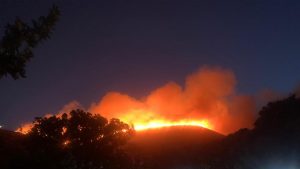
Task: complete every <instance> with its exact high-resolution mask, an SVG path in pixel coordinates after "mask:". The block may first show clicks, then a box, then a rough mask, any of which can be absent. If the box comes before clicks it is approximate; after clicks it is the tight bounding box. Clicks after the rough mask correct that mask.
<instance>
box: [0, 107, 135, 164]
mask: <svg viewBox="0 0 300 169" xmlns="http://www.w3.org/2000/svg"><path fill="white" fill-rule="evenodd" d="M33 124H34V125H33V127H32V129H31V130H30V131H29V133H28V134H26V135H25V137H26V139H25V140H24V139H23V141H22V143H20V144H22V145H24V147H23V149H21V150H22V151H19V150H18V151H19V152H18V153H16V154H17V156H14V158H12V159H11V160H10V161H7V163H9V164H7V169H15V168H30V169H40V168H44V169H67V168H70V169H73V168H74V169H75V168H76V169H90V168H91V169H121V168H122V169H126V168H128V169H129V168H132V166H133V163H132V159H131V158H130V157H129V156H128V155H127V154H126V152H125V151H124V147H123V146H124V145H125V144H126V143H127V141H128V140H129V139H130V138H131V137H132V135H133V134H134V130H133V128H132V127H131V126H129V125H127V124H125V123H123V122H121V121H120V120H118V119H111V120H110V121H108V120H107V119H105V118H104V117H102V116H100V115H94V114H91V113H88V112H85V111H83V110H79V109H78V110H73V111H71V112H70V113H64V114H61V115H53V116H50V117H39V118H36V119H35V121H34V122H33ZM14 161H18V163H15V162H14ZM4 164H5V163H4ZM2 167H3V166H2ZM4 168H5V167H4Z"/></svg>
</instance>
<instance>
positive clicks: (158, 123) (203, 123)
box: [134, 120, 213, 131]
mask: <svg viewBox="0 0 300 169" xmlns="http://www.w3.org/2000/svg"><path fill="white" fill-rule="evenodd" d="M171 126H198V127H204V128H207V129H213V127H212V125H211V124H209V122H208V121H207V120H200V121H193V120H191V121H189V120H181V121H175V122H172V121H164V120H154V121H150V122H148V123H138V122H137V123H135V125H134V128H135V130H137V131H141V130H147V129H154V128H162V127H171Z"/></svg>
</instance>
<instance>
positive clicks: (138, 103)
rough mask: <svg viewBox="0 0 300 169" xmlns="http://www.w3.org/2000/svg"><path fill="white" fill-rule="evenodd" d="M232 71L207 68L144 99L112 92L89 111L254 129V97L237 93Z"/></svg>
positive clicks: (226, 128)
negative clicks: (199, 121)
mask: <svg viewBox="0 0 300 169" xmlns="http://www.w3.org/2000/svg"><path fill="white" fill-rule="evenodd" d="M235 87H236V78H235V76H234V74H233V72H231V71H230V70H226V69H221V68H211V67H204V68H201V69H199V70H198V71H196V72H194V73H192V74H190V75H189V76H187V78H186V81H185V84H184V86H180V85H179V84H177V83H175V82H169V83H167V84H165V85H163V86H161V87H158V88H157V89H155V90H153V91H152V92H150V94H149V95H147V96H146V97H144V99H137V98H134V97H131V96H129V95H127V94H124V93H119V92H114V91H113V92H109V93H107V94H106V95H105V96H104V97H103V98H102V99H100V100H99V102H97V103H93V104H92V105H91V106H90V108H89V111H90V112H92V113H100V114H101V115H103V116H104V117H107V118H120V119H121V120H123V121H125V122H127V123H130V124H135V123H136V122H137V121H138V122H141V123H147V122H150V121H153V120H157V119H159V120H164V121H172V122H176V121H181V120H203V119H205V120H207V121H208V122H209V123H210V124H211V125H212V129H214V130H216V131H218V132H220V133H223V134H228V133H231V132H234V131H236V130H238V129H240V128H244V127H247V128H251V127H252V124H253V122H254V114H255V111H256V109H255V108H256V107H255V101H254V99H253V98H252V97H250V96H246V95H240V94H237V93H236V90H235Z"/></svg>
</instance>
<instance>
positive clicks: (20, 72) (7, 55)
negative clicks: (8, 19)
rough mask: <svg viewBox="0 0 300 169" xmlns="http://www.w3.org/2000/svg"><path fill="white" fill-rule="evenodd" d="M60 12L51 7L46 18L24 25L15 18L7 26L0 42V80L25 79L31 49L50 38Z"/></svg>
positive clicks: (31, 54) (56, 8)
mask: <svg viewBox="0 0 300 169" xmlns="http://www.w3.org/2000/svg"><path fill="white" fill-rule="evenodd" d="M59 15H60V11H59V9H58V7H57V6H55V5H53V7H52V8H51V9H50V12H49V14H48V15H47V16H40V17H39V18H38V19H36V20H32V24H26V23H24V22H23V21H22V20H21V19H20V18H17V19H16V20H15V22H14V23H13V24H8V25H7V26H6V30H5V32H4V36H3V38H2V39H1V41H0V79H1V78H2V77H4V76H8V75H10V76H11V77H12V78H14V79H19V78H25V77H26V71H25V68H26V64H27V63H28V62H29V60H30V59H31V58H32V57H33V56H34V54H33V49H34V48H36V47H37V46H38V45H39V44H40V43H41V42H42V41H44V40H47V39H49V38H50V35H51V34H52V32H53V28H54V26H55V24H56V22H57V21H58V18H59Z"/></svg>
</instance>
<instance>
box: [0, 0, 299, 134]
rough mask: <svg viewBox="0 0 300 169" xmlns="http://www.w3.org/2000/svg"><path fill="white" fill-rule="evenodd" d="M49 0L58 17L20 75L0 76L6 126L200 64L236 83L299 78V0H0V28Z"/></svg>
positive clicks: (180, 75) (279, 86)
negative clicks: (230, 76)
mask: <svg viewBox="0 0 300 169" xmlns="http://www.w3.org/2000/svg"><path fill="white" fill-rule="evenodd" d="M53 2H55V3H56V4H57V5H58V6H59V7H60V9H61V12H62V16H61V19H60V21H59V23H58V25H57V26H56V30H55V33H54V34H53V36H52V38H51V40H49V41H46V42H44V43H43V44H42V45H41V46H40V47H39V48H38V49H36V50H35V58H33V60H32V61H31V62H30V63H29V64H28V67H27V76H28V77H27V78H26V79H21V80H17V81H15V80H12V79H11V78H4V79H1V80H0V93H1V94H0V95H1V96H0V124H1V125H4V126H5V127H6V128H11V129H12V128H14V127H16V126H18V124H20V123H21V122H25V121H31V120H32V119H33V117H35V116H41V115H43V114H45V113H49V112H55V111H58V110H59V109H60V108H61V107H62V106H63V105H64V104H66V103H68V102H70V101H72V100H77V101H79V102H80V103H82V104H83V105H84V106H89V104H90V103H91V102H95V101H98V100H99V99H100V98H101V96H103V95H104V94H105V92H107V91H110V90H114V91H115V90H116V91H120V92H125V93H128V94H130V95H132V96H136V97H141V96H144V95H146V94H147V93H148V92H149V91H151V90H152V89H154V88H156V87H158V86H160V85H162V84H164V83H166V82H167V81H170V80H173V81H177V82H179V83H182V82H183V81H184V78H185V76H186V75H187V74H189V73H191V72H193V71H195V70H197V69H198V68H199V67H201V66H202V65H215V66H220V67H223V68H228V69H231V70H232V71H233V72H234V73H235V74H236V77H237V80H238V86H237V87H238V91H239V92H241V93H248V94H256V93H257V92H259V91H261V90H264V89H266V88H267V89H272V90H276V91H280V92H290V91H292V90H293V88H295V87H296V86H297V84H299V81H300V75H299V74H300V69H299V64H300V48H299V47H300V1H298V0H295V1H291V0H270V1H268V0H231V1H224V0H219V1H216V0H206V1H204V0H201V1H200V0H194V1H187V0H181V1H177V0H157V1H154V0H151V1H150V0H148V1H146V0H145V1H144V0H136V1H129V0H123V1H106V2H104V1H96V0H81V1H79V0H78V1H75V0H64V1H62V0H61V1H50V0H48V1H47V2H46V1H44V0H43V1H42V0H40V1H38V0H0V26H1V32H3V26H4V25H5V24H6V23H7V22H12V21H13V20H14V18H15V17H16V16H20V17H21V18H22V19H25V20H27V21H29V20H30V19H33V18H36V17H38V16H40V15H45V14H47V11H48V9H49V8H50V6H51V4H52V3H53Z"/></svg>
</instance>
